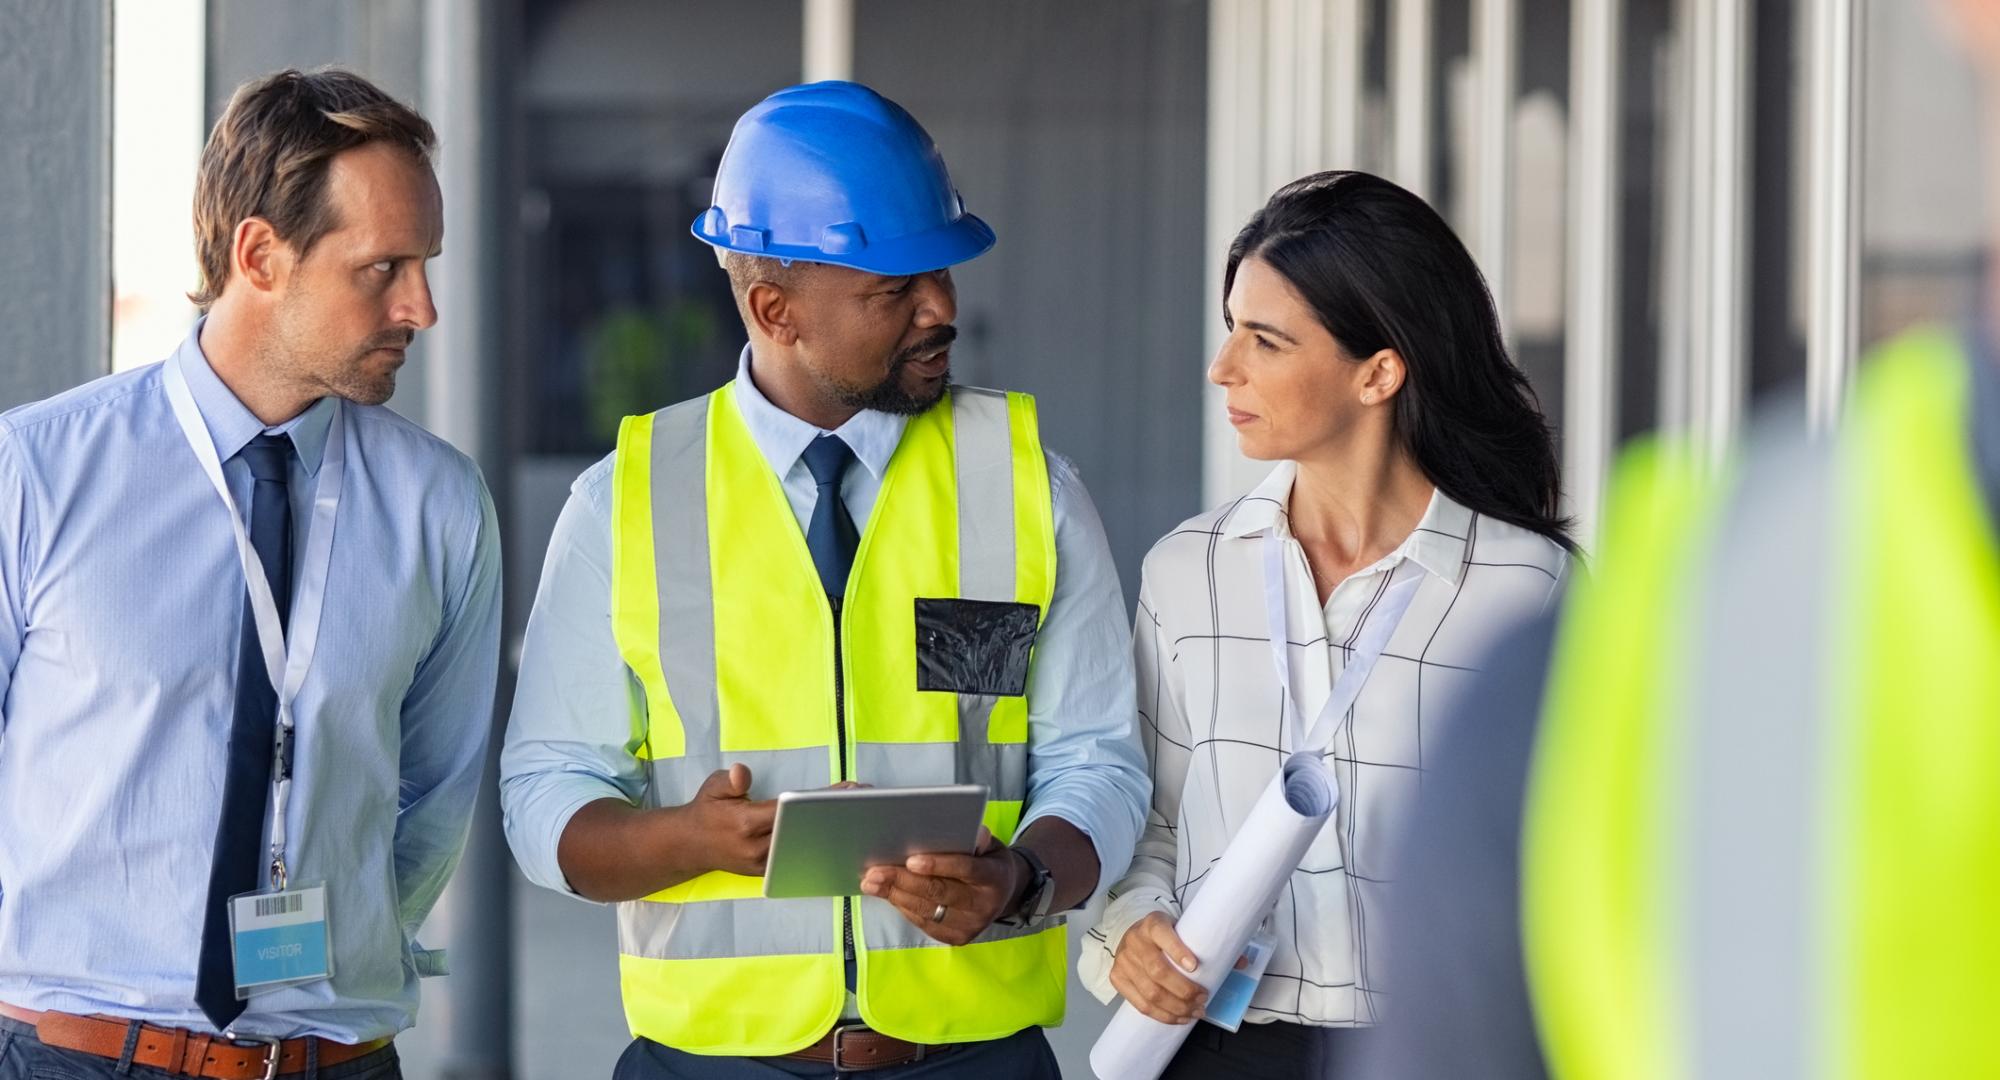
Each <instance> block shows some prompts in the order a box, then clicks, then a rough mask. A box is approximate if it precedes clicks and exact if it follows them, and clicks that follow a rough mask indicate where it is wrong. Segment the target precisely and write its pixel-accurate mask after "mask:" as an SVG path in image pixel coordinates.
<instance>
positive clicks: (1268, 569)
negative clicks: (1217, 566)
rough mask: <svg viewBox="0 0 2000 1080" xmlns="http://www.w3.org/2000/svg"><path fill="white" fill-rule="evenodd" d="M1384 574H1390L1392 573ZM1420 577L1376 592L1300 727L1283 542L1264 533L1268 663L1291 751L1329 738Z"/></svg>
mask: <svg viewBox="0 0 2000 1080" xmlns="http://www.w3.org/2000/svg"><path fill="white" fill-rule="evenodd" d="M1308 572H1310V571H1308ZM1390 576H1391V577H1392V578H1393V577H1394V576H1395V575H1394V573H1393V572H1392V573H1391V575H1390ZM1423 580H1424V578H1423V575H1422V574H1416V575H1414V576H1412V577H1408V578H1405V579H1403V580H1402V581H1398V582H1394V583H1393V584H1391V585H1390V586H1389V588H1388V591H1387V592H1385V593H1383V594H1382V599H1381V601H1380V602H1379V603H1377V604H1376V605H1375V610H1374V613H1373V614H1372V615H1371V616H1370V617H1369V618H1368V619H1367V621H1366V622H1364V623H1363V624H1362V626H1361V633H1360V634H1359V635H1358V636H1357V639H1356V640H1355V643H1354V649H1353V651H1352V652H1350V653H1349V654H1348V657H1347V666H1346V667H1344V668H1342V669H1341V671H1340V678H1339V679H1337V680H1335V682H1334V684H1333V689H1332V690H1331V691H1329V692H1328V694H1327V696H1326V705H1325V706H1324V707H1322V708H1321V709H1320V711H1319V717H1318V719H1316V720H1314V721H1313V726H1312V730H1310V731H1301V730H1300V729H1301V726H1302V724H1303V723H1304V714H1303V712H1302V711H1301V710H1300V709H1299V704H1298V701H1297V700H1296V699H1295V698H1294V697H1293V696H1292V650H1291V647H1290V645H1289V644H1288V639H1289V634H1288V632H1287V630H1286V624H1287V622H1288V620H1287V619H1286V618H1285V607H1286V605H1285V597H1286V595H1287V594H1286V591H1285V542H1284V541H1283V540H1281V539H1279V537H1278V530H1277V527H1276V526H1273V527H1272V528H1271V529H1270V530H1269V531H1268V532H1266V533H1265V534H1264V611H1265V614H1266V615H1267V616H1268V618H1269V620H1270V630H1271V663H1272V664H1273V665H1274V666H1275V667H1276V668H1277V671H1278V692H1279V693H1280V694H1281V695H1283V697H1284V702H1285V723H1286V725H1287V726H1288V727H1289V728H1290V729H1291V733H1292V749H1293V752H1294V753H1297V752H1299V751H1311V752H1318V751H1320V750H1323V749H1325V748H1326V745H1327V744H1328V743H1330V742H1332V741H1333V729H1334V726H1335V725H1336V724H1338V723H1339V721H1340V718H1341V717H1343V716H1345V715H1347V710H1349V709H1351V708H1353V707H1354V702H1355V699H1357V698H1359V697H1360V696H1361V687H1362V685H1363V684H1365V683H1367V681H1368V674H1369V672H1371V671H1374V670H1375V661H1377V660H1379V659H1381V657H1382V650H1384V649H1386V648H1388V647H1389V636H1390V635H1391V634H1393V633H1395V631H1396V624H1397V623H1399V622H1402V621H1403V612H1404V611H1405V610H1407V609H1408V608H1409V606H1410V599H1411V598H1412V597H1414V596H1415V595H1416V594H1417V586H1418V585H1421V584H1422V583H1423Z"/></svg>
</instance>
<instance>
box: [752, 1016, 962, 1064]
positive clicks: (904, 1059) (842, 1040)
mask: <svg viewBox="0 0 2000 1080" xmlns="http://www.w3.org/2000/svg"><path fill="white" fill-rule="evenodd" d="M956 1045H957V1044H955V1043H945V1044H942V1045H939V1046H927V1045H925V1044H924V1043H913V1042H904V1041H903V1040H901V1039H892V1038H890V1037H889V1036H887V1035H884V1034H882V1033H881V1032H879V1031H875V1030H873V1029H871V1028H869V1027H868V1026H866V1025H864V1024H838V1025H835V1026H834V1029H833V1030H832V1031H829V1032H827V1033H826V1035H825V1036H824V1037H823V1038H821V1039H820V1041H818V1042H816V1043H814V1044H812V1045H811V1046H808V1047H806V1048H805V1049H803V1050H794V1051H792V1052H791V1053H789V1054H786V1055H784V1056H785V1057H788V1058H797V1059H798V1060H800V1061H817V1062H821V1063H824V1064H830V1065H832V1066H833V1067H834V1068H835V1069H837V1070H840V1071H842V1072H866V1071H867V1070H869V1069H886V1068H889V1067H890V1066H893V1065H908V1064H910V1063H911V1062H916V1061H922V1060H924V1059H925V1058H928V1057H936V1056H937V1055H939V1054H942V1053H944V1052H945V1051H947V1050H952V1049H956Z"/></svg>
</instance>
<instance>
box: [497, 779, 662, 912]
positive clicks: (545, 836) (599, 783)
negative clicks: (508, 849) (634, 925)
mask: <svg viewBox="0 0 2000 1080" xmlns="http://www.w3.org/2000/svg"><path fill="white" fill-rule="evenodd" d="M528 782H529V783H531V784H532V785H533V787H534V790H533V791H531V792H527V793H523V794H522V795H521V796H520V797H519V798H517V799H512V800H508V807H507V814H506V826H507V839H508V841H509V842H510V843H511V844H512V846H513V848H514V858H515V860H516V861H517V862H519V863H520V864H521V872H522V873H524V874H526V875H527V877H528V880H529V881H532V882H534V883H535V884H537V885H540V886H541V887H542V888H544V889H552V890H554V891H556V892H559V893H563V894H565V895H568V896H573V897H576V898H577V899H578V900H582V901H583V902H585V903H587V904H596V903H598V901H596V900H592V899H590V898H589V897H587V896H584V895H583V894H581V893H579V892H577V891H576V890H575V889H573V888H571V887H570V884H569V879H568V878H567V877H565V876H564V875H563V871H562V861H561V860H560V859H559V858H557V856H556V852H557V851H558V849H559V847H560V845H561V843H562V835H563V830H564V829H567V828H569V819H571V818H573V817H575V816H576V812H577V811H578V810H581V809H583V808H584V807H586V806H588V805H590V804H591V803H594V802H597V801H598V800H599V799H617V800H618V801H619V802H622V803H630V801H631V800H630V799H628V798H626V796H625V793H624V792H623V791H620V790H619V789H618V787H617V786H616V785H614V784H612V783H610V782H609V781H606V780H603V779H600V778H598V777H595V776H590V775H588V774H585V773H564V772H558V773H544V774H542V775H541V776H537V777H534V778H533V779H532V780H531V781H528Z"/></svg>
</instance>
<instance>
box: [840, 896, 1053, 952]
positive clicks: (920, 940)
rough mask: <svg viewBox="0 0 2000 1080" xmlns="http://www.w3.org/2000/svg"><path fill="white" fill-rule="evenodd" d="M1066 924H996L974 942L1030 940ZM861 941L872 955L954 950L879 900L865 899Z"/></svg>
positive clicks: (863, 900)
mask: <svg viewBox="0 0 2000 1080" xmlns="http://www.w3.org/2000/svg"><path fill="white" fill-rule="evenodd" d="M1063 921H1064V920H1063V919H1062V918H1060V917H1057V918H1053V919H1049V920H1048V921H1046V922H1044V923H1042V924H1040V925H1038V926H1036V927H1034V928H1033V929H1023V928H1020V927H1013V926H1001V925H1000V924H998V923H995V924H993V925H992V926H989V927H987V928H986V930H985V932H984V933H982V934H980V935H979V936H978V937H976V938H973V939H972V944H974V945H978V944H981V943H983V942H988V941H1006V940H1009V939H1011V938H1017V937H1027V936H1028V935H1029V934H1039V933H1041V932H1042V931H1044V930H1048V929H1050V928H1052V927H1055V926H1058V925H1061V924H1062V923H1063ZM861 940H862V943H863V944H865V945H866V946H867V947H868V951H869V952H878V951H880V950H882V949H934V948H949V947H950V946H947V945H945V944H944V943H943V942H941V941H937V940H935V939H933V938H931V937H930V936H928V935H926V934H925V933H924V932H923V931H922V930H919V929H917V926H916V924H915V923H912V922H911V921H910V920H908V919H905V918H903V913H902V912H900V911H897V910H896V907H895V905H893V904H891V903H889V902H888V901H886V900H877V899H876V898H874V897H872V896H864V897H862V898H861Z"/></svg>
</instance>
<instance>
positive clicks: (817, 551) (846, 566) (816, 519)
mask: <svg viewBox="0 0 2000 1080" xmlns="http://www.w3.org/2000/svg"><path fill="white" fill-rule="evenodd" d="M804 457H805V462H806V470H807V471H808V472H810V473H812V478H813V483H815V484H818V485H819V501H818V502H816V503H814V504H813V516H812V522H811V523H810V524H808V525H807V526H806V548H807V550H809V551H811V552H812V557H813V565H814V566H815V567H818V568H819V583H820V585H822V586H823V587H825V589H826V595H828V596H829V597H832V598H833V599H834V600H839V599H840V598H841V597H842V596H844V595H846V593H847V572H848V571H849V570H851V569H853V568H854V549H855V548H857V547H860V546H861V535H860V534H859V533H857V532H855V530H854V519H853V518H852V517H849V516H848V513H847V504H846V503H845V502H842V501H841V498H840V481H841V478H842V477H844V476H846V475H847V467H848V466H849V465H852V464H854V451H853V450H852V449H851V448H850V447H849V446H848V445H847V443H846V442H844V441H842V439H841V437H840V436H838V435H821V436H820V437H818V438H816V439H814V440H813V441H812V444H811V445H810V446H807V447H806V452H805V455H804Z"/></svg>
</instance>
